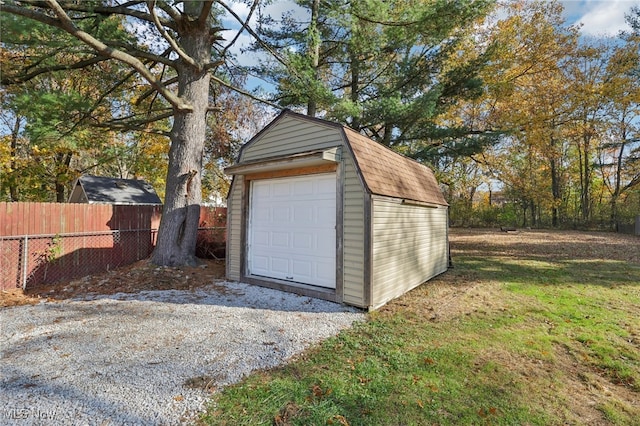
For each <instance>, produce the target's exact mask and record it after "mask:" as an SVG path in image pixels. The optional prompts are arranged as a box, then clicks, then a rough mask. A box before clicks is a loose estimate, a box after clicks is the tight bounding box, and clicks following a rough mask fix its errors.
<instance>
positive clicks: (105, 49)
mask: <svg viewBox="0 0 640 426" xmlns="http://www.w3.org/2000/svg"><path fill="white" fill-rule="evenodd" d="M47 3H48V4H49V6H50V7H51V9H52V10H53V11H54V12H55V13H56V15H57V16H58V19H53V18H50V17H49V16H47V15H44V14H42V13H38V12H34V11H31V10H27V14H26V15H24V14H22V13H21V15H23V16H27V17H30V18H32V19H37V20H39V21H40V22H44V23H47V24H49V25H53V26H56V27H58V28H61V29H63V30H65V31H66V32H68V33H69V34H71V35H72V36H74V37H76V38H77V39H78V40H80V41H82V42H83V43H85V44H87V45H88V46H90V47H92V48H93V49H94V50H96V51H97V52H98V53H99V54H100V55H102V56H104V57H108V58H112V59H116V60H118V61H121V62H124V63H125V64H128V65H130V66H131V67H132V68H133V69H135V70H136V71H138V73H139V74H140V75H141V76H142V77H143V78H144V79H145V80H147V81H148V82H149V83H150V84H151V85H152V86H153V87H155V88H156V90H158V92H160V94H161V95H162V96H163V97H164V98H165V99H166V100H167V101H168V102H169V103H170V104H171V105H173V107H174V108H175V109H176V110H178V111H185V112H189V111H193V107H192V106H191V105H189V104H186V103H184V102H183V101H182V99H180V97H178V96H176V95H175V94H174V93H173V92H171V91H170V90H167V88H165V87H163V86H162V84H160V82H158V80H157V79H156V78H155V77H154V76H153V74H152V73H151V71H149V69H148V68H147V67H146V66H145V65H144V64H143V63H142V62H141V61H140V60H139V59H138V58H136V57H134V56H132V55H130V54H128V53H125V52H122V51H120V50H117V49H114V48H111V47H109V46H107V45H106V44H104V43H103V42H101V41H99V40H97V39H96V38H94V37H93V36H91V35H90V34H89V33H86V32H84V31H82V30H80V29H79V28H77V27H76V26H75V25H74V23H73V22H72V21H71V18H69V16H68V15H67V13H66V12H65V11H64V9H63V8H62V7H61V6H60V4H58V2H57V1H56V0H47ZM16 9H20V11H22V10H23V8H16ZM5 10H7V9H6V8H5Z"/></svg>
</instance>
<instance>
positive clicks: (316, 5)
mask: <svg viewBox="0 0 640 426" xmlns="http://www.w3.org/2000/svg"><path fill="white" fill-rule="evenodd" d="M319 14H320V0H313V3H312V4H311V24H310V25H309V55H310V56H311V67H312V68H313V77H314V78H315V79H316V81H317V80H318V78H319V77H318V65H319V64H320V34H319V31H318V16H319ZM315 83H316V82H313V84H315ZM317 96H318V94H317V93H315V92H312V93H311V95H310V96H309V101H308V102H307V115H308V116H309V117H315V116H316V112H317V110H318V99H317Z"/></svg>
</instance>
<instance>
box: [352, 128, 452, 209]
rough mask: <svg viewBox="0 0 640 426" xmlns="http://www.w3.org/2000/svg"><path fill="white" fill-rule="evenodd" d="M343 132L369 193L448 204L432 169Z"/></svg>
mask: <svg viewBox="0 0 640 426" xmlns="http://www.w3.org/2000/svg"><path fill="white" fill-rule="evenodd" d="M343 129H344V133H345V136H346V138H347V141H348V142H349V145H350V146H351V149H352V151H353V154H354V156H355V159H356V162H357V164H358V167H359V169H360V172H361V173H362V177H363V178H364V181H365V183H366V185H367V187H368V188H369V190H370V191H371V193H373V194H377V195H386V196H389V197H396V198H404V199H408V200H414V201H421V202H425V203H432V204H438V205H443V206H446V205H448V204H447V201H446V200H445V199H444V196H443V195H442V191H441V190H440V187H439V186H438V182H437V181H436V177H435V175H434V174H433V171H432V170H431V169H429V168H428V167H426V166H424V165H423V164H420V163H418V162H416V161H414V160H412V159H410V158H408V157H405V156H403V155H400V154H398V153H397V152H394V151H392V150H390V149H389V148H387V147H385V146H384V145H381V144H379V143H377V142H375V141H373V140H371V139H369V138H367V137H366V136H363V135H361V134H360V133H357V132H356V131H354V130H352V129H350V128H348V127H343Z"/></svg>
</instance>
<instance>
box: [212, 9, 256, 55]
mask: <svg viewBox="0 0 640 426" xmlns="http://www.w3.org/2000/svg"><path fill="white" fill-rule="evenodd" d="M259 4H260V0H253V4H252V5H251V9H249V13H248V14H247V19H246V20H245V22H244V24H243V25H242V27H241V28H240V31H238V32H237V33H236V35H235V37H233V39H232V40H231V41H230V42H229V43H228V44H227V45H226V46H225V47H224V48H223V49H222V52H221V55H222V56H224V55H225V54H226V53H227V51H228V50H229V49H230V48H231V46H233V45H234V44H235V43H236V41H238V38H239V37H240V35H241V34H242V32H243V31H244V29H245V28H247V27H249V20H250V19H251V17H252V16H253V12H254V11H255V10H256V8H257V7H258V5H259Z"/></svg>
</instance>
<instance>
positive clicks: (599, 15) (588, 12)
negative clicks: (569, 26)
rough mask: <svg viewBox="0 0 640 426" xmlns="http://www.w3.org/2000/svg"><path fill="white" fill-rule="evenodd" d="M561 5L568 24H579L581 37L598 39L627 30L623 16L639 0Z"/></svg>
mask: <svg viewBox="0 0 640 426" xmlns="http://www.w3.org/2000/svg"><path fill="white" fill-rule="evenodd" d="M562 4H563V6H564V7H565V15H566V16H567V21H568V22H569V23H576V24H577V23H580V24H582V28H581V32H582V34H583V35H587V36H596V37H598V36H615V35H617V34H618V33H619V32H620V31H622V30H628V29H629V26H628V24H627V23H626V21H625V16H624V15H625V13H629V10H630V9H631V7H632V6H634V5H640V0H582V1H570V0H565V1H563V2H562Z"/></svg>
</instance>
